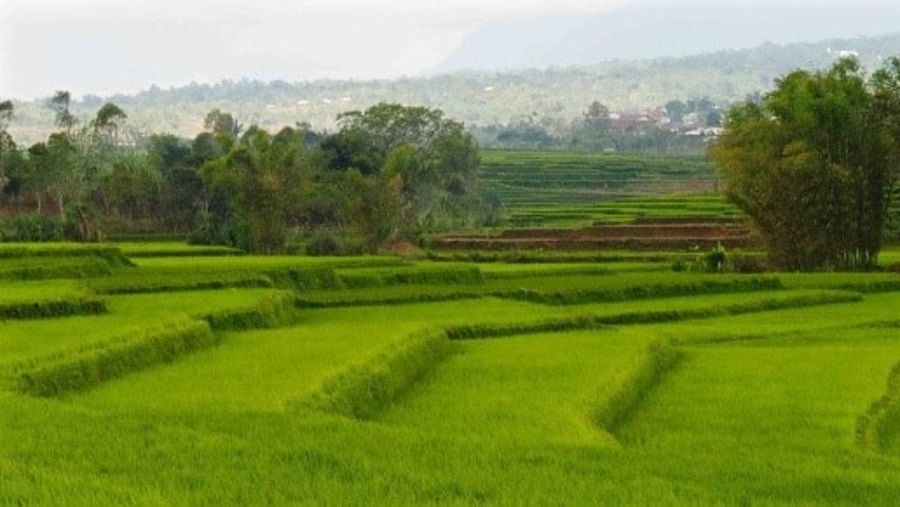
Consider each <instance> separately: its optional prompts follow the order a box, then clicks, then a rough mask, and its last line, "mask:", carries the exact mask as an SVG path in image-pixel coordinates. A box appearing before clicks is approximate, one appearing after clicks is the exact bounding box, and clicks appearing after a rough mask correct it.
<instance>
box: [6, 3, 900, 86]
mask: <svg viewBox="0 0 900 507" xmlns="http://www.w3.org/2000/svg"><path fill="white" fill-rule="evenodd" d="M648 1H657V2H661V1H663V0H293V1H291V0H270V1H265V0H240V1H237V0H222V1H213V0H119V1H113V0H0V98H2V97H14V98H34V97H39V96H47V95H49V94H50V93H52V91H53V90H56V89H68V90H70V91H71V92H72V93H73V95H75V96H80V95H82V94H85V93H96V94H101V95H102V94H110V93H113V92H133V91H137V90H139V89H146V88H148V87H149V86H150V85H151V84H156V85H159V86H161V87H164V88H165V87H168V86H172V85H182V84H187V83H189V82H191V81H197V82H216V81H219V80H221V79H223V78H234V79H240V78H242V77H249V78H255V79H263V80H271V79H284V80H287V81H297V80H308V79H314V78H322V77H330V78H338V79H341V78H373V77H396V76H401V75H416V74H421V73H424V72H427V71H428V70H429V69H431V68H433V67H434V66H435V65H437V64H438V63H440V62H441V60H442V59H443V58H445V57H447V56H448V55H449V54H450V53H452V52H453V50H454V49H455V48H456V47H457V46H458V45H459V44H460V43H461V41H462V40H463V39H464V38H465V37H466V35H467V34H469V33H470V32H471V31H472V30H474V29H475V28H476V27H477V26H478V25H480V24H484V23H490V22H496V21H503V20H506V19H510V18H514V17H528V16H537V15H551V14H583V15H585V16H588V15H591V14H595V13H599V12H603V11H604V10H609V9H615V8H622V7H626V6H628V5H632V4H635V3H640V2H648ZM665 1H666V2H667V3H675V2H681V1H684V2H686V3H690V1H691V0H665ZM693 1H694V2H696V1H703V0H693ZM706 1H712V0H706ZM725 1H726V0H718V4H719V5H721V4H723V3H725ZM897 2H898V0H855V1H854V2H852V5H861V4H866V5H872V6H892V5H894V4H896V3H897ZM734 3H735V4H744V5H746V4H753V5H757V4H766V3H769V4H772V5H778V4H782V3H785V4H793V5H794V6H796V5H808V6H809V7H810V8H817V7H819V6H821V5H823V4H829V3H831V4H834V3H837V2H832V0H818V1H805V0H780V1H777V2H776V1H775V0H756V1H753V2H750V1H744V0H734ZM840 3H848V2H840ZM898 30H900V27H898ZM760 42H762V41H760Z"/></svg>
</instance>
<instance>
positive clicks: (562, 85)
mask: <svg viewBox="0 0 900 507" xmlns="http://www.w3.org/2000/svg"><path fill="white" fill-rule="evenodd" d="M841 51H851V52H854V53H856V54H857V55H858V57H859V60H860V62H861V63H862V64H863V66H864V67H867V68H875V67H877V66H879V65H880V63H881V58H882V57H885V56H887V55H892V54H898V53H900V35H898V34H894V35H890V36H884V37H865V38H864V37H860V38H854V39H844V40H831V41H825V42H821V43H803V44H789V45H784V46H780V45H776V44H764V45H762V46H759V47H756V48H753V49H746V50H736V51H721V52H716V53H707V54H700V55H695V56H688V57H683V58H662V59H654V60H641V61H612V62H607V63H601V64H597V65H591V66H578V67H574V66H573V67H565V68H550V69H545V70H519V71H507V72H490V71H459V72H454V73H450V74H443V75H436V76H428V77H417V78H402V79H394V80H368V81H336V80H319V81H313V82H304V83H289V82H286V81H277V80H276V81H272V82H262V81H257V80H224V81H221V82H219V83H215V84H208V83H190V84H187V85H185V86H178V87H172V88H160V87H158V86H152V87H150V88H149V89H147V90H145V91H142V92H140V93H137V94H134V95H114V96H111V97H99V96H95V95H87V96H84V97H79V98H78V100H77V101H73V103H72V105H71V107H72V112H73V114H75V115H76V116H79V117H88V116H92V115H93V114H94V112H96V110H97V109H98V108H100V107H101V106H102V105H103V104H104V103H105V102H113V103H115V104H117V105H118V106H119V107H121V108H122V109H124V110H126V111H128V115H129V125H130V126H131V127H132V128H135V129H137V130H138V131H141V132H171V133H173V134H175V135H177V136H180V137H188V138H193V137H194V136H196V135H197V134H198V133H200V132H201V131H202V130H203V121H202V120H203V118H204V116H205V115H206V113H208V112H209V111H211V110H213V109H221V110H224V111H229V112H231V113H232V114H234V115H235V116H236V117H238V118H241V119H242V120H243V121H245V122H246V123H247V124H256V125H259V126H260V127H262V128H264V129H266V130H269V131H272V132H274V131H277V130H278V129H280V128H281V127H283V126H286V125H294V122H295V121H297V119H303V121H306V122H308V123H309V124H310V125H311V126H312V128H314V129H316V130H326V129H327V130H330V131H334V130H335V129H337V127H338V124H337V122H336V121H335V118H336V116H337V115H338V114H339V113H342V112H346V111H350V110H362V109H365V108H367V107H369V106H371V105H374V104H378V103H381V102H390V103H402V104H421V105H423V106H426V107H429V108H439V109H441V110H442V111H444V112H445V113H446V114H447V116H449V117H451V118H455V119H458V120H460V121H462V122H464V123H465V124H466V125H467V126H470V127H478V128H479V129H490V128H498V127H506V126H513V127H514V126H516V125H517V124H518V123H520V122H521V121H523V120H524V119H526V118H531V119H532V120H533V121H534V122H535V123H540V124H542V126H543V127H544V128H545V129H546V130H547V131H548V132H549V133H550V135H551V136H554V137H559V135H558V132H557V129H556V128H555V127H554V128H549V127H548V126H547V125H555V124H558V123H559V122H563V123H565V124H569V123H571V122H572V121H573V120H577V119H579V118H580V117H581V115H582V114H583V113H584V111H585V110H586V109H587V108H588V106H589V105H590V104H591V103H592V102H593V101H595V100H596V101H598V102H600V103H602V104H605V105H606V107H608V108H609V109H610V110H611V111H615V112H640V111H646V110H653V109H657V108H661V107H663V106H664V105H665V104H666V103H667V102H669V101H671V100H680V101H682V102H685V103H687V102H689V101H690V100H702V99H703V98H706V99H708V100H710V101H711V102H713V103H715V104H717V105H718V106H719V107H720V108H721V109H726V108H727V106H729V105H730V104H732V103H735V102H740V101H743V100H744V99H745V98H746V97H747V96H748V95H753V94H755V93H757V92H759V93H764V92H766V91H769V90H771V89H772V88H773V85H774V81H775V79H776V78H777V77H778V76H780V75H783V74H785V73H787V72H790V71H791V70H793V69H795V68H798V67H802V68H810V69H825V68H828V67H829V66H830V65H831V64H832V63H834V61H835V60H836V59H837V58H838V57H839V56H840V55H841ZM15 106H16V112H17V113H16V114H17V121H16V123H15V125H13V127H12V129H13V130H12V133H13V135H14V137H15V138H16V139H17V140H18V141H19V142H22V143H26V144H29V145H30V144H33V143H35V142H38V141H41V140H43V139H46V137H47V136H48V135H49V133H50V132H52V131H53V130H54V129H55V126H54V125H53V122H52V118H50V117H49V116H48V115H47V114H46V108H45V107H44V101H43V100H34V101H22V102H16V103H15ZM545 124H546V125H545ZM479 140H480V141H484V139H483V138H481V137H479Z"/></svg>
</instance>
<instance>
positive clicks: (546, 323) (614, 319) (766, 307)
mask: <svg viewBox="0 0 900 507" xmlns="http://www.w3.org/2000/svg"><path fill="white" fill-rule="evenodd" d="M862 299H863V298H862V295H861V294H858V293H852V292H821V293H815V294H802V295H799V296H794V295H790V294H787V295H785V297H780V298H769V299H764V300H761V301H749V302H744V303H736V304H730V305H720V306H715V307H709V308H695V309H682V310H648V311H640V312H623V313H618V314H613V315H575V316H571V317H562V318H554V319H544V320H538V321H531V322H514V323H502V324H471V325H461V326H451V327H449V328H448V329H447V330H446V333H447V336H448V337H449V338H450V339H452V340H466V339H479V338H498V337H505V336H513V335H519V334H529V333H543V332H559V331H574V330H579V329H600V328H603V327H608V326H614V325H627V324H652V323H661V322H677V321H681V320H688V319H706V318H712V317H721V316H726V315H740V314H744V313H755V312H762V311H771V310H782V309H788V308H802V307H807V306H820V305H825V304H837V303H850V302H859V301H862Z"/></svg>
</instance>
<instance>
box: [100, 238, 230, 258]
mask: <svg viewBox="0 0 900 507" xmlns="http://www.w3.org/2000/svg"><path fill="white" fill-rule="evenodd" d="M113 245H114V246H115V247H117V248H118V249H119V250H121V251H122V254H123V255H125V256H126V257H129V258H135V257H185V256H187V257H206V256H209V257H212V256H219V255H241V254H242V253H243V252H242V251H241V250H239V249H237V248H231V247H227V246H215V245H189V244H187V243H185V242H179V241H149V242H118V241H117V242H115V243H113Z"/></svg>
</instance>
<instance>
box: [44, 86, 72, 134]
mask: <svg viewBox="0 0 900 507" xmlns="http://www.w3.org/2000/svg"><path fill="white" fill-rule="evenodd" d="M71 101H72V95H71V94H70V93H69V92H68V91H65V90H59V91H57V92H56V93H55V94H54V95H53V97H52V98H51V99H50V101H49V102H48V104H47V105H48V106H50V109H52V110H53V111H54V112H56V125H57V126H58V127H61V128H63V129H65V131H66V132H71V131H72V128H73V127H74V126H75V123H76V118H75V116H74V115H73V114H72V113H71V112H69V103H70V102H71Z"/></svg>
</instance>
